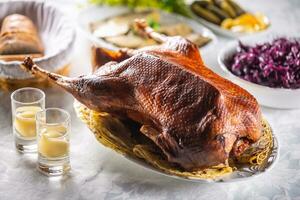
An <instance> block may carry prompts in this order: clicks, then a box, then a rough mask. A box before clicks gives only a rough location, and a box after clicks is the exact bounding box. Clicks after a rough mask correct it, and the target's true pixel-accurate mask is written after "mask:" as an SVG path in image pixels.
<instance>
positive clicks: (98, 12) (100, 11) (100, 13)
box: [77, 6, 217, 50]
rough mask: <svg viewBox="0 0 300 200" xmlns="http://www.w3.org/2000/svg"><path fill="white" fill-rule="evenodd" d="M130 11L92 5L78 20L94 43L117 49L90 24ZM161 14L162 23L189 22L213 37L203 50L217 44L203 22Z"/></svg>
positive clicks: (204, 33)
mask: <svg viewBox="0 0 300 200" xmlns="http://www.w3.org/2000/svg"><path fill="white" fill-rule="evenodd" d="M129 12H132V10H130V9H129V8H127V7H108V6H90V7H88V8H85V9H84V10H82V11H81V12H80V13H79V14H78V19H77V22H78V25H79V28H80V30H81V31H82V32H83V33H84V34H85V36H86V37H87V38H88V39H89V40H90V41H91V42H92V43H94V44H96V45H97V46H101V47H105V48H108V49H112V50H117V49H119V48H118V47H116V46H115V45H113V44H111V43H109V42H107V41H105V40H103V39H101V38H97V37H96V36H94V35H93V34H92V33H91V31H90V24H91V23H93V22H96V21H100V20H104V19H107V18H109V17H114V16H118V15H122V14H126V13H129ZM159 14H160V16H161V21H162V23H176V22H182V23H185V24H188V25H189V26H190V27H191V28H192V29H193V31H194V32H195V33H199V34H201V35H203V36H206V37H209V38H211V39H212V40H211V41H210V42H209V43H208V44H207V45H205V46H203V47H201V48H200V49H201V50H205V49H208V48H210V47H211V46H213V45H214V44H216V42H217V37H216V36H215V34H214V33H213V32H212V31H210V30H209V29H207V28H206V27H205V26H203V25H202V24H199V23H197V22H196V21H194V20H192V19H188V18H185V17H182V16H179V15H176V14H172V13H166V12H163V11H159Z"/></svg>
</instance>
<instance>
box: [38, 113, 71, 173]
mask: <svg viewBox="0 0 300 200" xmlns="http://www.w3.org/2000/svg"><path fill="white" fill-rule="evenodd" d="M36 126H37V143H38V169H39V171H40V172H42V173H43V174H45V175H47V176H60V175H64V174H65V173H66V172H68V171H69V170H70V169H71V167H70V158H69V146H70V145H69V144H70V143H69V133H70V115H69V113H68V112H67V111H65V110H63V109H59V108H47V109H45V110H43V111H40V112H38V113H37V114H36Z"/></svg>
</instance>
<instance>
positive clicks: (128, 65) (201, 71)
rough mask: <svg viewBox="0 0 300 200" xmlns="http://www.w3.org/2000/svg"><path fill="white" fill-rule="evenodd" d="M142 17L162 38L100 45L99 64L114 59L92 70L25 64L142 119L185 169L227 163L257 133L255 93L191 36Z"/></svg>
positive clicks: (95, 104)
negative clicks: (217, 66) (116, 46)
mask: <svg viewBox="0 0 300 200" xmlns="http://www.w3.org/2000/svg"><path fill="white" fill-rule="evenodd" d="M138 25H139V27H140V29H141V31H143V32H144V33H146V34H148V35H149V37H152V38H154V39H156V40H159V41H161V42H163V44H162V45H160V46H155V47H150V48H145V49H141V50H137V51H132V50H122V51H120V52H110V51H107V50H103V49H94V59H93V60H94V63H95V64H97V63H98V64H99V65H102V64H104V63H105V62H107V61H109V60H112V62H108V63H106V64H104V65H102V66H101V67H100V68H99V69H96V70H95V72H94V73H93V75H88V76H80V77H78V78H74V79H73V78H65V77H61V76H58V75H55V74H52V73H48V72H45V71H44V70H42V69H40V68H38V67H37V66H36V65H34V64H33V63H32V62H31V60H26V61H25V62H24V66H25V67H26V68H27V69H29V70H30V71H31V72H32V73H33V74H37V75H42V76H48V77H49V78H50V79H51V80H53V81H55V82H56V83H57V84H58V85H60V86H62V87H63V88H65V89H66V90H67V91H69V92H70V93H72V94H73V95H74V97H75V98H76V99H77V100H79V101H80V102H81V103H83V104H84V105H86V106H87V107H89V108H90V109H93V110H96V111H104V112H109V113H112V114H114V115H115V116H118V117H120V118H124V117H125V118H130V119H132V120H134V121H136V122H139V123H140V124H143V126H142V127H141V132H142V133H143V134H144V135H145V136H147V137H148V138H150V139H151V140H152V141H154V143H155V144H156V145H157V146H158V147H159V148H160V149H161V150H162V151H163V153H164V154H165V155H166V157H167V159H168V160H169V161H170V162H173V163H177V164H179V165H180V166H181V167H183V168H184V169H186V170H195V169H199V168H204V167H208V166H213V165H217V164H221V163H224V162H226V160H227V159H228V157H229V156H238V154H240V153H241V152H243V151H244V149H245V148H246V147H247V146H248V145H249V144H251V143H253V142H255V141H257V140H258V139H259V137H260V135H261V113H260V109H259V106H258V104H257V101H256V100H255V98H254V97H253V96H251V95H250V94H249V93H248V92H247V91H245V90H243V89H242V88H240V87H239V86H237V85H235V84H233V83H231V82H230V81H227V80H225V79H223V78H221V77H220V76H218V75H217V74H215V73H214V72H212V71H211V70H209V69H208V68H206V67H205V66H204V64H203V62H202V59H201V57H200V54H199V52H198V48H197V46H196V45H194V44H193V43H191V42H189V41H187V40H186V39H184V38H182V37H165V36H162V35H159V34H157V33H154V32H153V31H152V29H150V28H148V27H146V26H145V24H144V23H143V22H139V23H138ZM110 55H111V56H110ZM99 58H102V59H99ZM103 58H105V59H103Z"/></svg>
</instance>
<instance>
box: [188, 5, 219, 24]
mask: <svg viewBox="0 0 300 200" xmlns="http://www.w3.org/2000/svg"><path fill="white" fill-rule="evenodd" d="M191 8H192V11H193V12H194V13H195V14H196V15H198V16H199V17H201V18H203V19H206V20H207V21H209V22H212V23H214V24H217V25H220V24H221V22H222V19H220V18H219V17H218V16H217V15H216V14H214V13H213V12H211V11H209V10H207V9H205V8H202V7H201V6H200V5H199V4H198V3H197V2H194V3H193V4H192V5H191Z"/></svg>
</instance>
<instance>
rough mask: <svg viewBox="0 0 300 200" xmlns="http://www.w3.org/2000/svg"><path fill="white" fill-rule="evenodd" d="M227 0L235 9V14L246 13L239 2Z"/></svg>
mask: <svg viewBox="0 0 300 200" xmlns="http://www.w3.org/2000/svg"><path fill="white" fill-rule="evenodd" d="M227 2H228V3H229V4H230V5H231V7H232V8H233V9H234V10H235V12H236V14H237V16H240V15H242V14H245V13H246V11H245V10H244V9H243V8H242V7H241V6H240V5H239V4H237V3H236V2H234V1H233V0H227Z"/></svg>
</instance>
